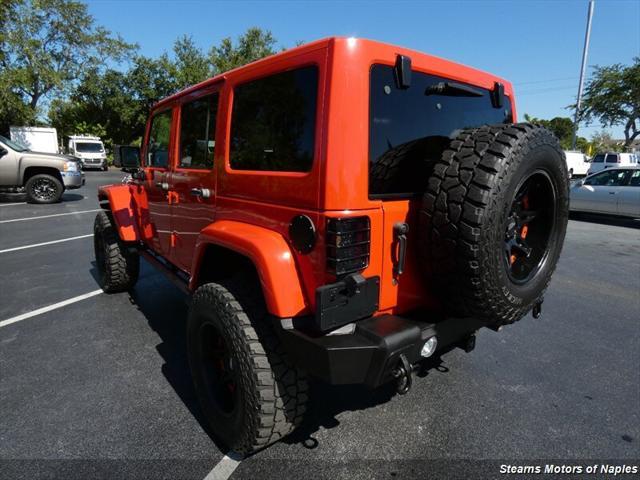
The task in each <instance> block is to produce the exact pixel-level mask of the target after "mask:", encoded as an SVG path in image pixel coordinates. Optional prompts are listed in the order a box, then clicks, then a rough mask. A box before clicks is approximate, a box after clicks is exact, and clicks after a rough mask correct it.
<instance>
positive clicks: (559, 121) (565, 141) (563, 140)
mask: <svg viewBox="0 0 640 480" xmlns="http://www.w3.org/2000/svg"><path fill="white" fill-rule="evenodd" d="M524 119H525V120H526V121H527V122H530V123H536V124H538V125H542V126H543V127H545V128H548V129H549V130H551V131H552V132H553V134H554V135H555V136H556V137H558V140H560V145H561V146H562V148H564V149H565V150H569V149H570V148H571V140H572V136H573V121H572V120H571V119H570V118H567V117H554V118H552V119H551V120H543V119H541V118H536V117H532V116H530V115H528V114H526V113H525V114H524ZM578 140H580V142H578ZM587 143H588V142H587V139H586V138H583V137H579V139H576V145H578V144H581V145H583V146H584V145H586V144H587ZM583 151H585V150H583Z"/></svg>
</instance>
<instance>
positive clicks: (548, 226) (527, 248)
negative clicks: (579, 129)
mask: <svg viewBox="0 0 640 480" xmlns="http://www.w3.org/2000/svg"><path fill="white" fill-rule="evenodd" d="M567 176H568V173H567V166H566V163H565V161H564V157H563V154H562V150H561V148H560V145H559V143H558V140H557V139H556V138H555V137H554V136H553V134H552V133H551V132H549V131H548V130H546V129H544V128H542V127H538V126H533V125H529V124H515V125H498V126H484V127H480V128H475V129H469V130H463V131H462V132H461V133H460V134H459V135H458V136H457V137H456V138H455V139H454V140H453V141H452V142H451V144H450V147H449V149H448V150H446V151H445V152H444V154H443V156H442V159H441V160H440V162H438V163H437V164H436V166H435V167H434V171H433V175H432V177H431V178H430V179H429V186H428V189H427V192H426V193H425V195H424V199H423V204H422V209H421V216H420V217H421V221H420V228H421V234H422V235H423V241H424V242H425V247H424V248H423V249H422V254H423V260H424V262H425V268H426V270H427V272H428V273H429V275H430V277H431V281H432V282H433V285H434V288H436V289H437V290H438V291H439V293H440V297H441V299H442V302H443V304H444V307H445V309H446V310H447V313H449V314H450V315H453V316H460V317H475V318H479V319H482V320H484V321H485V322H486V323H491V324H503V323H511V322H514V321H516V320H519V319H520V318H522V316H524V315H525V314H526V313H527V312H529V311H530V310H531V309H532V308H533V306H534V305H535V304H536V303H538V302H540V301H541V300H542V298H543V295H544V291H545V289H546V288H547V285H548V284H549V281H550V279H551V275H552V273H553V271H554V269H555V267H556V263H557V260H558V257H559V255H560V251H561V248H562V243H563V241H564V236H565V232H566V227H567V218H568V206H569V191H568V185H569V183H568V178H567ZM525 227H526V228H525ZM527 235H528V236H527ZM527 252H528V253H527Z"/></svg>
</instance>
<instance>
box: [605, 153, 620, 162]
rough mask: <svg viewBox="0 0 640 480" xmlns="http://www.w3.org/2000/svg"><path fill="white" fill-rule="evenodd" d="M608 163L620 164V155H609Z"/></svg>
mask: <svg viewBox="0 0 640 480" xmlns="http://www.w3.org/2000/svg"><path fill="white" fill-rule="evenodd" d="M606 163H620V157H619V156H618V155H607V162H606Z"/></svg>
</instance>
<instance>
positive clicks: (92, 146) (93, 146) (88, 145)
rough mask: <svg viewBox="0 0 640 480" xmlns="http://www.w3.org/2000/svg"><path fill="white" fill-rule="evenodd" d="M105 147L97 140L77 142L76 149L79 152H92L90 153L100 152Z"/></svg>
mask: <svg viewBox="0 0 640 480" xmlns="http://www.w3.org/2000/svg"><path fill="white" fill-rule="evenodd" d="M103 150H104V148H102V144H101V143H96V142H76V151H77V152H90V153H98V152H102V151H103Z"/></svg>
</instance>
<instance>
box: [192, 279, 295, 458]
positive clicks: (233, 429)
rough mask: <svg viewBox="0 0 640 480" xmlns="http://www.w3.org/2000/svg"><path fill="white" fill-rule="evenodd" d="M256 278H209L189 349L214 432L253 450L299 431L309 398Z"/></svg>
mask: <svg viewBox="0 0 640 480" xmlns="http://www.w3.org/2000/svg"><path fill="white" fill-rule="evenodd" d="M253 286H254V284H253V282H243V281H242V280H240V279H235V280H227V281H222V282H220V283H207V284H205V285H202V286H201V287H200V288H198V290H196V292H195V294H194V296H193V300H192V303H191V307H190V310H189V320H188V324H187V347H188V354H189V365H190V367H191V374H192V377H193V382H194V386H195V390H196V393H197V396H198V400H199V401H200V405H201V407H202V410H203V411H204V414H205V416H206V418H207V420H208V422H209V424H210V425H211V428H212V431H213V434H214V435H215V436H216V437H217V438H218V439H219V440H220V441H221V442H222V443H223V444H224V446H225V447H228V448H230V449H232V450H234V451H236V452H238V453H241V454H249V453H252V452H254V451H256V450H260V449H262V448H264V447H266V446H267V445H269V444H271V443H273V442H276V441H278V440H280V439H281V438H283V437H284V436H286V435H288V434H289V433H291V432H292V431H293V430H294V429H295V428H296V426H297V425H298V424H299V423H300V422H301V420H302V416H303V414H304V412H305V407H306V402H307V394H308V388H307V382H306V376H305V374H304V373H303V372H302V371H300V370H299V369H298V368H297V367H296V366H294V365H293V364H291V362H290V361H289V359H288V356H287V354H286V352H285V351H284V350H283V348H282V345H281V343H280V341H279V339H278V337H277V336H276V335H275V332H274V331H273V330H272V328H271V325H270V324H269V323H268V321H269V319H268V315H267V312H266V309H265V307H264V304H263V301H262V298H261V296H260V295H256V289H255V288H253V289H251V287H253Z"/></svg>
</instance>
